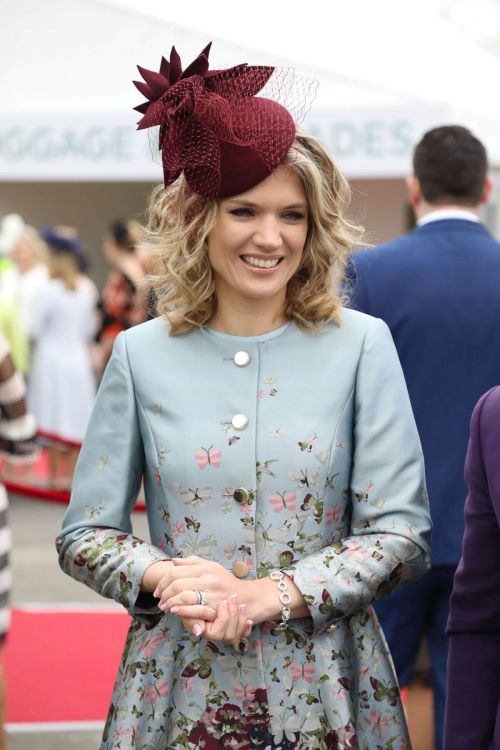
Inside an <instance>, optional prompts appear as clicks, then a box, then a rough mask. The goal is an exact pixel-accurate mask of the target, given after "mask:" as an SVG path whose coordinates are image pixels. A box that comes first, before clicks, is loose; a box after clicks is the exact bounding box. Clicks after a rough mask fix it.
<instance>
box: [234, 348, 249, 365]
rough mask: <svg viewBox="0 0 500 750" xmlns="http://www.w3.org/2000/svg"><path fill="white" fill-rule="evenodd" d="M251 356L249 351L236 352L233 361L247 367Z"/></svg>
mask: <svg viewBox="0 0 500 750" xmlns="http://www.w3.org/2000/svg"><path fill="white" fill-rule="evenodd" d="M251 359H252V358H251V356H250V355H249V353H248V352H244V351H241V352H236V354H235V355H234V357H233V362H234V364H235V365H236V366H237V367H246V366H247V365H249V364H250V360H251Z"/></svg>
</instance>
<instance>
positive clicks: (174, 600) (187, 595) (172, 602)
mask: <svg viewBox="0 0 500 750" xmlns="http://www.w3.org/2000/svg"><path fill="white" fill-rule="evenodd" d="M198 591H199V589H186V591H181V592H180V593H179V594H174V595H173V596H170V597H169V598H168V599H165V598H163V595H162V598H161V599H160V601H159V602H158V606H159V608H160V609H161V610H163V611H164V612H168V611H171V610H172V607H178V606H188V605H190V606H192V605H194V604H199V605H201V606H208V607H214V609H215V606H216V604H217V602H216V601H215V600H214V599H213V598H212V596H210V601H209V597H208V595H207V594H206V593H205V592H204V591H203V592H202V591H200V593H199V594H198Z"/></svg>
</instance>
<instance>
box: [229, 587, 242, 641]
mask: <svg viewBox="0 0 500 750" xmlns="http://www.w3.org/2000/svg"><path fill="white" fill-rule="evenodd" d="M241 607H244V608H245V611H246V606H245V605H244V604H242V605H240V607H238V597H237V596H236V594H233V595H232V596H230V597H229V599H228V600H227V611H228V614H229V617H228V619H227V622H226V627H225V629H224V641H226V643H233V642H234V640H235V639H236V638H237V632H238V622H239V617H240V609H241ZM245 619H246V618H245Z"/></svg>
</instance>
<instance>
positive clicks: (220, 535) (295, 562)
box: [58, 310, 430, 750]
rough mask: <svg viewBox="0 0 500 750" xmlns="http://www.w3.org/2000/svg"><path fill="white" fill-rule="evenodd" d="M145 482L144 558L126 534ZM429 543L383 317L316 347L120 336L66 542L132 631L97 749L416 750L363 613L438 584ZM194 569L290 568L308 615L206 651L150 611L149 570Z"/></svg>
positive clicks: (285, 339)
mask: <svg viewBox="0 0 500 750" xmlns="http://www.w3.org/2000/svg"><path fill="white" fill-rule="evenodd" d="M237 352H240V353H241V352H245V353H246V354H247V355H249V357H250V361H249V362H248V364H246V366H241V364H242V363H243V362H244V360H245V359H248V357H244V355H242V354H240V355H239V357H237V358H236V359H237V360H238V362H240V364H236V363H235V360H234V356H235V354H236V353H237ZM237 415H239V417H238V418H237V419H235V420H234V424H236V425H238V426H239V427H241V426H242V424H244V423H245V421H246V420H247V424H246V426H245V427H243V429H235V427H234V425H233V419H234V418H235V417H236V416H237ZM241 417H244V418H246V420H245V419H241ZM143 473H144V485H145V494H146V502H147V512H148V521H149V528H150V534H151V542H148V541H145V540H144V541H142V540H139V539H136V538H134V537H133V536H132V535H131V526H130V512H131V509H132V508H133V506H134V503H135V499H136V495H137V492H138V489H139V486H140V482H141V476H142V475H143ZM238 488H243V489H244V490H246V494H245V493H241V492H240V493H235V490H237V489H238ZM429 537H430V519H429V512H428V505H427V498H426V491H425V482H424V469H423V462H422V455H421V450H420V443H419V439H418V435H417V431H416V427H415V423H414V420H413V416H412V413H411V409H410V405H409V400H408V394H407V391H406V386H405V383H404V379H403V376H402V373H401V368H400V365H399V361H398V358H397V355H396V352H395V349H394V345H393V343H392V339H391V336H390V334H389V332H388V329H387V327H386V326H385V324H384V323H382V322H381V321H380V320H377V319H375V318H371V317H369V316H367V315H363V314H361V313H357V312H354V311H351V310H344V311H343V324H342V325H341V326H335V325H329V326H327V327H325V328H324V329H323V332H322V333H319V334H315V333H306V332H303V331H301V330H300V329H299V328H298V327H297V326H296V325H295V324H294V323H289V324H287V325H286V326H283V327H282V328H279V329H278V330H276V331H273V332H272V333H268V334H265V335H262V336H257V337H235V336H230V335H225V334H220V333H217V332H215V331H213V330H210V329H202V330H200V331H194V332H191V333H189V334H186V335H182V336H176V337H170V336H168V330H167V324H166V323H165V321H163V320H161V319H156V320H154V321H151V322H148V323H145V324H144V325H141V326H138V327H136V328H133V329H131V330H129V331H127V332H126V333H125V334H121V335H120V336H119V338H118V339H117V342H116V345H115V349H114V353H113V357H112V359H111V361H110V364H109V366H108V369H107V371H106V374H105V376H104V379H103V382H102V385H101V388H100V391H99V394H98V397H97V401H96V405H95V408H94V412H93V416H92V418H91V422H90V426H89V429H88V433H87V437H86V440H85V444H84V447H83V449H82V453H81V456H80V459H79V462H78V467H77V471H76V476H75V481H74V491H73V496H72V500H71V505H70V507H69V510H68V512H67V514H66V517H65V520H64V526H63V530H62V532H61V535H60V538H59V539H58V547H59V550H60V560H61V565H62V567H63V569H64V570H65V571H66V572H67V573H68V574H69V575H72V576H74V577H75V578H77V579H78V580H81V581H83V582H84V583H86V584H87V585H89V586H91V587H92V588H94V589H95V590H96V591H98V592H99V593H101V594H102V595H103V596H107V597H111V598H114V599H116V600H118V601H119V602H121V603H122V604H123V605H124V606H125V607H126V609H127V610H128V611H129V612H130V614H131V615H132V616H133V617H134V620H133V623H132V625H131V628H130V632H129V637H128V640H127V644H126V647H125V652H124V656H123V660H122V665H121V668H120V672H119V675H118V678H117V682H116V685H115V691H114V694H113V699H112V706H111V709H110V713H109V716H108V722H107V725H106V730H105V734H104V739H103V744H102V750H108V749H109V748H115V747H118V746H120V748H121V750H125V748H141V749H142V750H174V749H175V750H177V749H178V748H198V747H204V748H206V750H212V749H214V750H215V749H216V748H226V747H227V748H236V749H238V750H247V749H250V748H257V747H259V748H269V749H273V750H274V749H276V750H277V749H278V748H281V749H282V750H285V749H288V748H297V749H298V748H300V749H301V750H306V749H307V750H312V749H313V748H315V749H316V748H336V749H337V750H342V749H343V748H354V747H356V748H359V750H372V749H373V750H377V749H378V748H388V749H389V748H391V749H392V750H404V749H405V748H406V749H408V748H409V740H408V737H407V730H406V725H405V721H404V717H403V712H402V707H401V703H400V699H399V693H398V689H397V683H396V680H395V676H394V672H393V668H392V663H391V659H390V656H389V654H388V652H387V647H386V644H385V641H384V638H383V635H382V633H381V632H380V629H379V627H378V624H377V621H376V618H375V616H374V614H373V611H372V609H371V607H370V605H371V604H372V603H373V602H374V601H375V600H376V599H377V598H379V597H381V596H383V595H385V594H387V593H389V592H390V591H392V590H394V589H395V588H398V587H400V586H402V585H403V584H405V583H407V582H408V581H410V580H413V579H415V578H417V577H419V576H421V575H422V574H423V573H424V572H425V571H426V569H427V568H428V566H429ZM189 554H196V555H200V556H202V557H205V558H207V559H212V560H216V561H218V562H219V563H221V564H222V565H224V566H227V567H228V568H230V569H231V568H232V566H233V565H234V564H235V563H236V562H237V563H239V568H238V566H236V567H235V568H234V570H238V572H239V574H240V575H241V570H243V573H245V571H246V572H247V574H248V577H249V578H250V577H251V578H254V577H257V576H265V575H267V574H268V573H269V571H270V570H272V569H275V568H280V569H282V570H286V572H287V574H289V575H291V576H293V578H294V581H295V583H296V584H297V586H298V587H299V589H300V590H301V591H302V593H303V594H304V597H305V598H306V601H307V603H308V605H309V608H310V612H311V617H310V618H304V619H301V620H294V621H292V622H291V623H290V627H289V630H288V631H287V632H285V633H283V632H277V631H275V630H273V629H272V625H271V624H269V623H262V624H261V625H260V626H255V627H254V629H253V632H252V634H251V636H250V637H249V639H248V640H247V641H242V642H240V644H239V645H238V646H237V647H232V646H227V645H225V644H223V643H220V642H217V643H211V642H207V641H206V640H204V639H198V638H195V637H194V636H192V635H190V634H188V633H187V632H185V631H184V629H183V627H182V625H181V623H180V622H179V621H178V620H177V619H176V618H175V616H174V615H170V614H169V615H164V614H163V613H161V611H160V610H158V609H157V607H156V605H155V600H153V599H152V597H151V596H150V595H145V594H140V585H141V579H142V576H143V574H144V571H145V570H146V568H147V567H148V566H149V565H151V563H153V562H154V561H156V560H160V559H166V558H168V557H170V556H180V555H189ZM241 563H244V565H243V567H242V565H241ZM118 743H120V744H119V745H118Z"/></svg>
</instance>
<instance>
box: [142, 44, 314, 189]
mask: <svg viewBox="0 0 500 750" xmlns="http://www.w3.org/2000/svg"><path fill="white" fill-rule="evenodd" d="M210 47H211V43H210V44H208V45H207V46H206V47H205V49H204V50H203V51H202V52H201V53H200V54H199V55H198V57H197V58H196V59H195V60H194V61H193V62H192V63H191V64H190V65H188V67H187V68H186V69H185V70H182V64H181V59H180V57H179V55H178V53H177V51H176V49H175V47H172V51H171V53H170V61H167V60H166V59H165V58H164V57H163V58H162V61H161V65H160V70H159V72H158V73H155V72H154V71H152V70H146V69H144V68H142V67H141V66H138V69H139V72H140V74H141V76H142V77H143V79H144V81H145V83H143V82H142V81H134V84H135V86H136V87H137V88H138V89H139V91H140V92H141V94H143V95H144V96H145V97H146V99H147V101H146V102H144V103H143V104H140V105H139V106H138V107H135V109H136V110H137V111H139V112H140V113H141V114H142V115H144V116H143V117H142V119H141V120H140V121H139V124H138V129H139V130H142V129H144V128H151V127H154V126H159V143H158V145H159V148H160V150H161V154H162V164H163V173H164V178H165V186H168V185H170V184H172V182H174V181H175V180H176V179H177V178H178V177H179V175H180V174H181V173H184V175H185V178H186V180H187V182H188V184H189V186H190V187H191V188H192V190H194V192H195V193H198V194H199V195H201V196H204V197H206V198H216V197H219V198H225V197H228V196H231V195H237V194H238V193H242V192H244V191H245V190H249V189H250V188H251V187H253V186H254V185H256V184H257V183H259V182H261V180H263V179H265V178H266V177H267V176H268V175H270V174H271V172H273V171H274V170H275V169H276V168H277V167H278V166H279V164H281V162H282V161H283V160H284V158H285V156H286V154H287V152H288V150H289V148H290V146H291V145H292V142H293V140H294V137H295V132H296V126H295V121H294V117H293V116H292V114H291V113H290V111H289V109H288V108H287V107H286V106H284V105H283V104H280V103H279V102H278V101H276V99H277V98H280V97H279V96H273V98H269V96H270V95H271V96H272V95H273V94H276V93H278V94H280V93H281V95H282V96H281V99H283V98H286V96H285V97H284V96H283V93H285V94H286V93H287V92H288V93H289V91H290V90H291V84H292V82H291V80H290V75H289V74H288V76H287V80H285V78H283V76H282V75H281V79H280V80H277V73H276V69H275V68H273V67H267V66H250V65H247V64H246V63H245V64H242V65H237V66H235V67H233V68H228V69H225V70H212V71H210V70H209V69H208V55H209V52H210ZM308 87H309V89H311V88H312V86H311V83H309V86H308ZM264 88H265V91H264V92H263V93H265V94H266V95H265V96H260V97H257V96H256V94H257V93H259V92H261V91H262V89H264ZM268 92H269V93H268ZM300 98H301V99H302V102H301V104H300V105H299V106H300V108H301V110H302V114H303V113H304V111H305V107H304V106H303V103H304V102H305V100H306V94H304V95H303V96H302V97H299V99H300Z"/></svg>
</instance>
